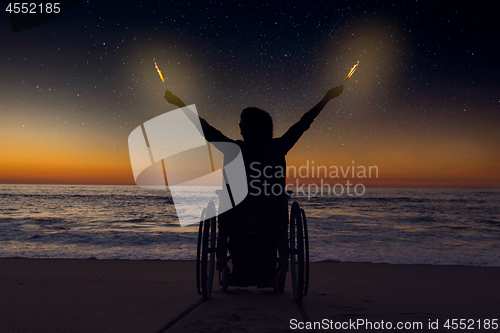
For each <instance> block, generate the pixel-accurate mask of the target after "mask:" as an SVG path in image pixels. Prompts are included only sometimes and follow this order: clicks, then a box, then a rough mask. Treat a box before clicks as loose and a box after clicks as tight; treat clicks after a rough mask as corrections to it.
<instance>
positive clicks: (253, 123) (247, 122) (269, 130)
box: [240, 107, 273, 141]
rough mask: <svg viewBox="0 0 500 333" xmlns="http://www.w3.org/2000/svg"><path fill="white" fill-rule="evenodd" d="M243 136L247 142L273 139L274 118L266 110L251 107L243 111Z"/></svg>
mask: <svg viewBox="0 0 500 333" xmlns="http://www.w3.org/2000/svg"><path fill="white" fill-rule="evenodd" d="M240 119H241V122H240V128H241V135H242V136H243V139H244V140H246V141H266V140H271V139H272V138H273V118H271V115H270V114H269V113H267V112H266V111H264V110H261V109H259V108H255V107H249V108H246V109H243V111H241V116H240Z"/></svg>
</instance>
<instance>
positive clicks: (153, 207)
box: [0, 185, 500, 266]
mask: <svg viewBox="0 0 500 333" xmlns="http://www.w3.org/2000/svg"><path fill="white" fill-rule="evenodd" d="M292 200H296V201H298V202H299V203H300V204H301V206H302V207H303V208H304V209H305V211H306V214H307V218H308V226H309V239H310V255H311V261H340V262H372V263H392V264H434V265H472V266H500V218H499V216H500V214H499V213H500V190H498V189H437V188H366V192H365V194H364V195H362V196H348V195H346V194H345V195H343V196H335V195H333V194H332V195H330V196H328V195H323V196H319V195H318V196H312V197H311V198H310V199H308V198H307V196H303V195H302V196H301V195H298V196H294V197H293V198H292ZM194 213H196V212H194ZM196 214H197V213H196ZM197 230H198V226H197V225H192V226H187V227H180V226H179V225H178V221H177V217H176V213H175V209H174V206H173V201H172V198H171V197H170V195H169V193H168V192H166V191H161V190H145V189H142V188H139V187H137V186H72V185H0V257H4V258H6V257H24V258H80V259H90V258H97V259H133V260H194V259H195V256H196V239H197Z"/></svg>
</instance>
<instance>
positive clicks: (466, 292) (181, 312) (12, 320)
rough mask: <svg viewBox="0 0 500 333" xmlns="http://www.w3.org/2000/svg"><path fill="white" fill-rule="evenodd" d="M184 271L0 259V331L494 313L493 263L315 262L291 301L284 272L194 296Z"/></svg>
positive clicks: (277, 326)
mask: <svg viewBox="0 0 500 333" xmlns="http://www.w3.org/2000/svg"><path fill="white" fill-rule="evenodd" d="M194 272H195V265H194V262H175V261H115V260H50V259H47V260H45V259H0V332H163V331H168V332H188V331H191V332H200V331H204V332H211V331H217V332H238V331H247V332H255V331H274V332H280V331H283V332H284V331H289V330H291V328H294V327H295V326H298V325H301V323H304V324H306V322H308V321H310V322H315V321H316V322H318V321H322V320H323V319H326V320H328V321H329V323H330V325H333V326H331V327H333V328H334V327H335V326H334V325H335V323H337V325H340V324H343V325H344V329H342V330H341V331H346V332H347V331H353V332H354V331H375V330H374V329H373V330H367V329H366V328H367V326H359V327H357V328H358V329H357V330H354V329H352V328H353V326H350V327H347V326H345V325H347V324H346V323H349V322H351V323H352V322H353V321H357V320H365V324H363V325H368V324H367V323H366V321H369V322H371V323H372V325H381V322H382V321H383V322H384V325H385V326H386V327H387V323H388V322H390V323H391V324H392V325H393V326H395V325H397V323H398V322H403V323H407V322H410V323H413V322H417V323H418V322H420V323H422V329H418V330H417V329H413V330H412V329H408V330H399V331H401V332H412V331H413V332H417V331H418V332H424V331H432V332H450V331H453V330H446V329H445V328H444V324H445V322H446V320H447V319H467V320H468V321H467V324H468V325H470V327H474V328H475V330H474V331H476V332H480V331H488V332H492V331H494V330H491V329H490V330H485V329H484V327H481V329H480V327H479V324H481V325H484V323H485V322H486V321H484V320H485V319H489V320H491V319H497V321H500V302H499V300H500V267H462V266H427V265H388V264H368V263H315V264H312V265H311V284H310V291H309V294H308V295H307V296H306V297H305V299H304V301H303V304H302V305H301V306H297V305H296V304H295V303H294V302H293V296H292V293H291V289H290V288H291V287H290V283H289V277H288V281H287V289H286V291H285V294H283V295H274V294H273V293H272V291H271V290H265V289H264V290H257V289H255V288H231V293H230V294H223V293H222V292H220V291H219V288H218V287H217V286H216V287H215V291H214V293H213V296H212V299H211V300H210V301H208V302H204V303H200V299H201V298H200V296H199V295H198V294H197V292H196V290H195V273H194ZM480 319H481V321H479V320H480ZM291 320H292V327H291V322H290V321H291ZM294 320H296V321H294ZM294 323H295V324H294ZM429 323H438V325H439V326H438V328H439V329H437V330H435V329H433V330H430V329H428V326H429ZM499 325H500V323H499ZM337 327H338V326H337ZM415 327H417V326H415ZM167 328H168V330H167ZM346 328H347V329H346ZM386 331H393V332H394V331H398V330H396V329H395V327H394V329H393V330H386ZM455 331H456V330H455ZM498 331H500V328H499V329H498Z"/></svg>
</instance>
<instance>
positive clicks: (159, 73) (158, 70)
mask: <svg viewBox="0 0 500 333" xmlns="http://www.w3.org/2000/svg"><path fill="white" fill-rule="evenodd" d="M153 61H154V63H155V68H156V71H157V72H158V75H159V76H160V79H161V82H163V85H165V79H164V78H163V75H162V74H161V71H160V68H158V65H157V64H156V58H153Z"/></svg>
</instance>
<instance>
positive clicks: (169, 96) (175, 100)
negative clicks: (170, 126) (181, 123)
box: [164, 90, 186, 108]
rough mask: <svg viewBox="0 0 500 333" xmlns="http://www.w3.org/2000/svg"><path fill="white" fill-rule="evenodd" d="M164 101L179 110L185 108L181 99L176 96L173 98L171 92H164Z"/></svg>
mask: <svg viewBox="0 0 500 333" xmlns="http://www.w3.org/2000/svg"><path fill="white" fill-rule="evenodd" d="M164 97H165V99H166V100H167V102H169V103H170V104H173V105H176V106H178V107H180V108H182V107H184V106H186V104H184V102H183V101H181V99H180V98H179V97H177V96H175V95H174V94H172V92H171V91H169V90H167V91H166V92H165V96H164Z"/></svg>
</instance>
